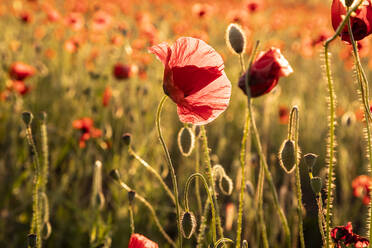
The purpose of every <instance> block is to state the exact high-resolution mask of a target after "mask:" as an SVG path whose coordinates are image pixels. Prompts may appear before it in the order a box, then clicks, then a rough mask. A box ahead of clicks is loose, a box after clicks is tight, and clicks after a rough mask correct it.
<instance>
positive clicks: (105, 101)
mask: <svg viewBox="0 0 372 248" xmlns="http://www.w3.org/2000/svg"><path fill="white" fill-rule="evenodd" d="M111 97H112V90H111V87H110V86H107V87H106V88H105V91H104V92H103V96H102V105H103V106H105V107H107V106H108V104H109V103H110V99H111Z"/></svg>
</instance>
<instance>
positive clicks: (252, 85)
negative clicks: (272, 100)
mask: <svg viewBox="0 0 372 248" xmlns="http://www.w3.org/2000/svg"><path fill="white" fill-rule="evenodd" d="M292 72H293V69H292V67H291V66H290V65H289V63H288V61H287V60H286V59H285V58H284V56H283V55H282V54H281V53H280V50H279V49H278V48H274V47H272V48H271V49H270V50H268V51H267V52H265V53H264V52H261V53H260V54H259V55H258V58H257V59H256V60H255V62H254V63H253V64H252V67H251V70H250V72H249V75H248V77H249V89H250V94H251V97H258V96H262V95H264V94H266V93H269V92H270V91H271V90H272V89H273V88H274V87H275V86H276V85H277V84H278V80H279V78H280V77H285V76H288V75H289V74H291V73H292ZM246 73H247V72H246ZM246 73H244V74H243V76H241V77H240V79H239V87H240V88H241V89H242V90H243V92H244V93H245V94H247V93H246V88H245V75H246Z"/></svg>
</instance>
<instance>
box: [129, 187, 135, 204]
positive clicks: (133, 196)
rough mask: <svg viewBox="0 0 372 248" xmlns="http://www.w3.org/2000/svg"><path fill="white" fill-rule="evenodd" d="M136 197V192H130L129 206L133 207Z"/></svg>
mask: <svg viewBox="0 0 372 248" xmlns="http://www.w3.org/2000/svg"><path fill="white" fill-rule="evenodd" d="M135 197H136V192H135V191H133V190H131V191H129V192H128V199H129V204H130V205H132V203H133V201H134V198H135Z"/></svg>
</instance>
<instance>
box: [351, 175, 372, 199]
mask: <svg viewBox="0 0 372 248" xmlns="http://www.w3.org/2000/svg"><path fill="white" fill-rule="evenodd" d="M351 185H352V187H353V194H354V196H355V197H360V198H363V204H365V205H368V204H369V202H370V201H371V198H370V195H369V193H370V191H371V190H370V187H372V180H371V178H370V177H369V176H366V175H360V176H358V177H356V178H355V179H354V180H353V182H352V183H351Z"/></svg>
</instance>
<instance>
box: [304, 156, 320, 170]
mask: <svg viewBox="0 0 372 248" xmlns="http://www.w3.org/2000/svg"><path fill="white" fill-rule="evenodd" d="M317 158H318V155H316V154H314V153H308V154H306V155H305V156H304V161H305V164H306V166H307V168H308V170H309V171H310V172H312V171H313V168H314V165H315V162H316V159H317Z"/></svg>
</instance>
